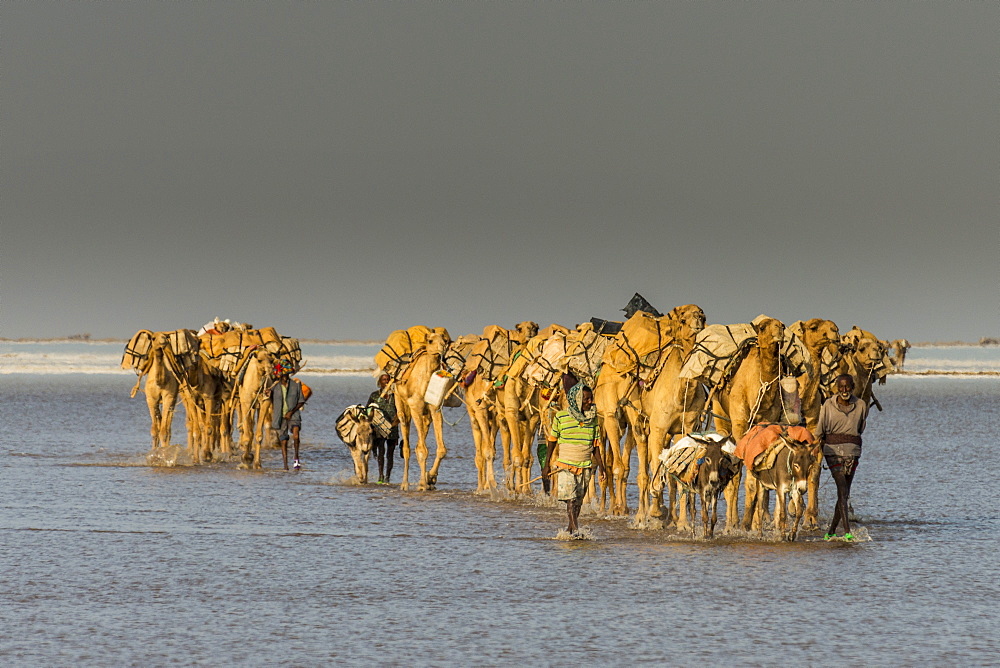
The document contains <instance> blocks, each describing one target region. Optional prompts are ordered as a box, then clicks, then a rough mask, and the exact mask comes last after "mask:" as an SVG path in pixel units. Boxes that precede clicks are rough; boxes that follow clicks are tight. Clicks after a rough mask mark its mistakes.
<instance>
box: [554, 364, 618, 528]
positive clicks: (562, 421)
mask: <svg viewBox="0 0 1000 668" xmlns="http://www.w3.org/2000/svg"><path fill="white" fill-rule="evenodd" d="M566 399H567V404H568V406H569V407H568V408H566V409H565V410H561V411H559V412H558V413H556V415H555V417H554V418H553V419H552V427H551V430H550V432H549V437H548V442H549V448H548V450H549V452H548V458H547V459H546V461H545V466H544V467H543V468H542V475H543V476H544V477H546V478H548V477H549V475H550V473H551V472H552V471H553V470H554V471H555V475H556V498H558V499H559V500H560V501H565V502H566V514H567V516H568V518H569V526H568V527H567V529H566V530H567V531H568V532H569V533H570V535H572V536H573V537H574V538H582V537H583V536H582V535H581V534H580V525H579V519H580V510H581V508H583V497H584V495H586V493H587V489H588V487H589V486H590V480H591V478H592V476H593V471H594V467H595V465H596V467H597V469H598V471H599V472H600V484H601V486H602V487H603V486H604V485H605V484H606V483H607V471H606V469H605V468H604V460H603V459H602V458H601V448H600V447H599V446H600V443H599V442H598V439H599V438H600V431H599V429H598V427H597V409H596V408H595V407H594V393H593V391H592V390H591V389H590V388H589V387H587V386H586V385H584V384H583V383H578V384H577V385H574V386H573V387H571V388H570V390H569V392H567V394H566Z"/></svg>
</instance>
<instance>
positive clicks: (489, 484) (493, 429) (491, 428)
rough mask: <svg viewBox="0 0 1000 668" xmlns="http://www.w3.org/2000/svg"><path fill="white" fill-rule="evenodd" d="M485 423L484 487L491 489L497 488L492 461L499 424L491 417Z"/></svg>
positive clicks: (495, 455) (494, 456) (494, 457)
mask: <svg viewBox="0 0 1000 668" xmlns="http://www.w3.org/2000/svg"><path fill="white" fill-rule="evenodd" d="M487 424H488V430H487V433H486V441H485V442H484V443H483V464H484V469H485V471H486V480H485V483H486V489H491V490H492V489H496V488H497V474H496V469H495V468H494V462H496V459H497V432H498V431H500V425H499V424H498V422H497V421H496V420H493V419H490V420H488V422H487Z"/></svg>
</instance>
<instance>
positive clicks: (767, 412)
mask: <svg viewBox="0 0 1000 668" xmlns="http://www.w3.org/2000/svg"><path fill="white" fill-rule="evenodd" d="M753 329H754V332H755V333H756V335H757V336H756V342H755V343H754V344H753V345H752V346H750V348H749V350H748V351H747V353H746V356H745V357H744V358H743V360H742V361H741V362H740V363H739V367H738V368H737V369H736V371H735V372H734V373H733V376H732V378H731V379H730V380H729V381H728V382H727V383H726V385H725V387H723V388H721V391H717V392H716V393H715V395H714V399H713V405H712V409H713V412H714V413H715V428H716V430H717V431H718V432H720V433H722V434H729V435H731V436H732V437H733V440H734V441H736V442H737V443H739V441H740V439H742V438H743V436H744V435H745V434H746V433H747V430H748V429H749V428H750V426H751V425H754V424H757V423H758V422H778V421H780V420H781V418H782V414H783V409H782V405H781V393H780V391H779V386H778V381H779V380H780V379H781V375H782V374H781V372H782V369H781V347H782V344H783V342H784V338H785V326H784V325H783V324H782V323H781V321H779V320H775V319H774V318H768V317H766V316H761V317H758V318H757V319H755V320H754V322H753ZM740 477H741V476H740V475H739V474H737V475H736V476H734V477H733V480H732V482H730V483H729V485H728V486H727V487H726V491H725V498H726V527H727V529H730V530H731V529H732V528H733V527H735V526H736V525H737V522H738V518H739V509H738V507H737V500H738V497H739V483H740ZM756 495H757V485H756V480H755V479H754V478H753V476H749V475H748V476H747V478H746V498H748V499H750V498H756ZM750 521H751V517H750V516H749V515H748V514H747V513H746V512H744V517H743V525H744V527H745V528H746V529H749V527H750Z"/></svg>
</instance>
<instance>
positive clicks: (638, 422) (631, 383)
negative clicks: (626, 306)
mask: <svg viewBox="0 0 1000 668" xmlns="http://www.w3.org/2000/svg"><path fill="white" fill-rule="evenodd" d="M635 318H639V319H645V320H639V321H634V320H633V319H635ZM629 320H630V321H633V322H646V326H647V327H648V328H650V330H651V331H652V330H655V331H656V332H657V337H658V340H657V343H656V347H657V352H656V354H655V356H653V357H655V359H650V360H648V361H643V360H640V359H639V357H638V353H637V352H635V351H634V350H633V349H632V344H631V343H630V342H629V340H628V336H627V332H628V331H629V328H628V327H626V326H623V330H622V331H621V332H619V333H618V334H617V335H616V336H615V339H614V344H613V345H609V346H608V348H607V350H606V351H605V355H604V358H603V360H602V366H601V373H600V375H599V376H598V379H597V385H596V387H595V388H594V403H595V405H596V406H597V414H598V418H599V420H600V424H601V431H602V434H603V439H604V444H605V451H604V453H602V454H604V457H605V459H604V461H605V463H606V465H607V467H608V469H609V471H611V481H610V487H611V490H610V496H611V499H610V508H609V510H610V512H611V513H613V514H616V515H627V514H628V512H629V508H628V504H627V499H626V489H627V485H628V476H629V468H630V466H629V463H630V461H629V460H630V458H631V453H632V448H633V447H636V448H638V449H639V461H638V466H639V473H638V475H637V477H638V479H639V487H640V494H639V496H640V499H639V510H638V511H637V515H636V520H637V522H639V523H641V522H643V521H645V520H647V519H648V517H649V515H650V508H649V504H648V499H647V498H646V497H647V495H648V493H649V490H650V477H649V466H650V462H653V461H656V459H655V458H656V457H658V456H659V454H660V450H661V449H662V446H663V443H664V442H666V434H667V433H670V434H673V433H681V431H682V429H681V428H678V427H676V426H674V420H673V418H674V417H676V412H677V411H676V410H675V409H674V408H671V409H664V408H663V405H664V403H666V404H668V405H670V406H671V407H674V406H677V405H680V406H681V407H682V408H681V411H682V412H684V413H685V415H689V414H690V412H691V411H696V410H698V409H700V407H699V406H698V405H697V403H698V397H697V395H696V390H695V387H696V384H694V383H684V384H683V385H684V387H685V388H687V390H686V391H685V392H682V393H681V394H680V395H679V394H678V387H677V382H678V381H677V371H679V369H680V364H682V363H683V360H684V357H685V356H686V354H687V353H686V350H690V345H691V344H693V341H694V336H695V335H696V334H697V333H698V332H699V331H701V330H702V329H703V328H704V326H705V312H704V311H703V310H702V309H701V308H700V307H698V306H696V305H694V304H687V305H685V306H678V307H677V308H674V309H673V310H671V311H670V313H668V314H667V315H666V316H662V317H660V318H657V317H655V316H651V315H649V314H646V313H643V312H639V313H636V314H634V315H633V316H632V318H630V319H629ZM626 325H629V323H626ZM623 355H624V356H626V357H630V358H634V360H635V362H634V368H633V369H631V370H628V371H625V372H622V371H621V370H620V369H619V368H618V367H620V366H622V364H621V362H620V360H621V359H622V356H623ZM664 370H666V373H665V374H664ZM651 374H652V376H651ZM661 375H663V376H664V380H662V381H660V376H661ZM643 376H645V377H643ZM647 382H652V385H651V386H649V387H650V389H652V388H655V387H656V385H657V382H660V387H659V389H658V390H657V391H656V392H651V391H649V390H645V391H644V389H643V388H644V387H645V386H646V383H647ZM643 395H648V396H643ZM678 396H680V401H679V402H678V401H677V398H678ZM689 401H690V403H689ZM703 401H704V400H703V398H702V402H703ZM686 408H690V410H685V409H686ZM649 411H652V413H650V412H649ZM650 415H653V416H655V417H656V420H657V427H658V431H657V434H656V443H657V447H656V448H655V454H654V453H651V452H649V450H648V449H647V439H646V436H647V428H648V424H649V422H648V420H649V416H650ZM626 427H627V428H628V433H627V436H625V438H624V440H623V438H622V436H623V435H624V434H625V429H626ZM671 437H672V436H671ZM606 501H607V499H606V498H603V499H602V502H606ZM652 512H653V513H654V514H656V515H659V514H662V513H661V512H660V510H659V504H658V507H657V508H656V509H655V510H653V511H652Z"/></svg>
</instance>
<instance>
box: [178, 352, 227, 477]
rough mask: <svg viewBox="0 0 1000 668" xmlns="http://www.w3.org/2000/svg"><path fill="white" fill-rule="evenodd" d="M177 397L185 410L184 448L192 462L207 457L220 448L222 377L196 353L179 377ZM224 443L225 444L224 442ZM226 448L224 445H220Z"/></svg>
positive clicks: (197, 461)
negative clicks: (179, 388)
mask: <svg viewBox="0 0 1000 668" xmlns="http://www.w3.org/2000/svg"><path fill="white" fill-rule="evenodd" d="M180 380H181V383H180V387H181V397H182V399H183V401H184V408H185V412H186V414H187V425H188V444H189V445H188V448H189V451H190V454H191V461H192V463H194V464H199V463H201V461H202V460H204V461H211V460H212V458H213V456H214V453H216V452H219V451H221V450H223V448H224V446H223V444H222V440H221V434H222V425H223V420H222V410H223V405H224V392H225V390H226V384H225V380H224V379H223V377H222V374H221V372H220V371H219V370H218V368H217V367H215V366H213V365H212V364H211V363H210V362H209V360H208V358H207V356H206V355H204V354H203V353H199V354H198V355H197V356H196V357H195V358H194V361H193V363H192V364H191V365H190V368H188V369H187V370H186V373H185V374H184V375H183V376H182V377H181V379H180ZM227 446H228V444H227ZM224 449H225V450H226V451H228V449H229V448H228V447H225V448H224Z"/></svg>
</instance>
